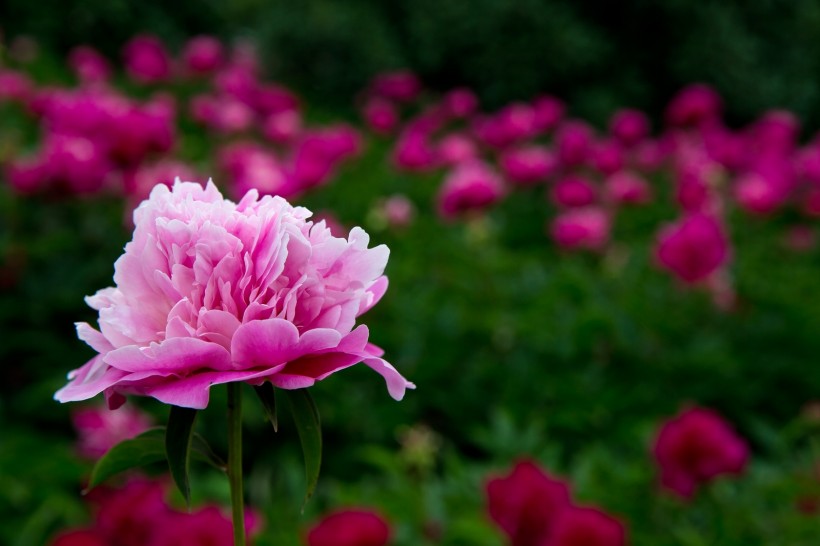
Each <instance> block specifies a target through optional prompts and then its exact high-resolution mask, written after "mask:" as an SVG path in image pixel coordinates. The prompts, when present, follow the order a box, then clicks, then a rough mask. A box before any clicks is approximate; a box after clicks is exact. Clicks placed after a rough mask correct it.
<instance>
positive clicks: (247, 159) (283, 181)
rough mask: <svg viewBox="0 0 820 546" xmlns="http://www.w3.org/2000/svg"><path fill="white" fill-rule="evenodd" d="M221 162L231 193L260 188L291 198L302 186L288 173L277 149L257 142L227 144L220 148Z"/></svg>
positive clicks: (243, 192) (239, 193)
mask: <svg viewBox="0 0 820 546" xmlns="http://www.w3.org/2000/svg"><path fill="white" fill-rule="evenodd" d="M219 165H220V167H221V169H222V170H223V171H225V173H227V175H228V185H229V193H230V195H232V196H235V197H240V196H242V195H245V194H246V193H247V192H248V191H250V190H256V191H258V192H259V193H260V194H262V195H279V196H282V197H285V198H289V197H292V196H294V195H298V194H299V192H300V190H301V188H299V186H298V185H297V184H295V183H294V181H293V180H292V179H291V178H290V177H288V175H287V173H286V172H285V167H284V165H282V162H281V161H280V160H279V158H277V157H276V155H275V154H274V153H273V151H271V150H268V149H267V148H263V147H262V146H260V145H258V144H256V143H250V142H236V143H233V144H230V145H228V146H226V147H225V148H223V149H222V150H221V151H220V152H219Z"/></svg>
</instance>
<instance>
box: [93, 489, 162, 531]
mask: <svg viewBox="0 0 820 546" xmlns="http://www.w3.org/2000/svg"><path fill="white" fill-rule="evenodd" d="M165 489H166V487H165V485H164V484H163V483H162V482H159V481H151V480H148V479H146V478H132V479H130V480H129V481H128V482H127V483H126V484H125V486H123V487H121V488H119V489H108V490H94V491H92V494H94V495H95V496H94V497H93V500H94V502H95V504H96V505H97V511H96V518H95V522H94V527H93V530H94V531H96V532H97V533H99V534H100V536H102V537H105V538H106V540H107V542H106V544H116V545H117V546H148V545H149V544H150V541H151V538H152V537H153V536H154V533H155V532H156V531H157V530H158V529H161V525H162V522H164V520H165V519H166V518H168V517H170V516H171V515H172V514H173V512H172V510H171V508H170V507H169V506H168V504H167V503H166V502H165Z"/></svg>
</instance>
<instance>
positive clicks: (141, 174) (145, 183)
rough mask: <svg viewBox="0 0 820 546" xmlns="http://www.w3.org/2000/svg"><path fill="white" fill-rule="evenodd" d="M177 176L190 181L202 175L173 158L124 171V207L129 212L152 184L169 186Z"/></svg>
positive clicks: (147, 194) (146, 195)
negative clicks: (126, 198) (126, 205)
mask: <svg viewBox="0 0 820 546" xmlns="http://www.w3.org/2000/svg"><path fill="white" fill-rule="evenodd" d="M177 178H179V179H180V180H187V181H189V182H192V181H198V180H201V178H202V177H200V176H199V175H197V174H196V171H195V170H194V169H193V167H191V166H190V165H188V164H187V163H183V162H182V161H177V160H175V159H163V160H160V161H157V162H156V163H151V164H143V165H140V166H139V167H137V168H136V169H134V170H130V171H126V172H125V173H124V174H123V189H124V190H125V193H126V195H127V196H128V207H126V208H127V209H128V211H129V214H130V213H131V212H133V210H134V209H135V208H136V207H137V205H139V204H140V203H141V202H142V200H143V199H146V198H148V196H149V195H150V194H151V190H152V189H154V186H156V185H157V184H165V185H166V186H168V187H169V188H170V187H171V186H172V185H173V184H174V180H176V179H177ZM132 227H133V226H132Z"/></svg>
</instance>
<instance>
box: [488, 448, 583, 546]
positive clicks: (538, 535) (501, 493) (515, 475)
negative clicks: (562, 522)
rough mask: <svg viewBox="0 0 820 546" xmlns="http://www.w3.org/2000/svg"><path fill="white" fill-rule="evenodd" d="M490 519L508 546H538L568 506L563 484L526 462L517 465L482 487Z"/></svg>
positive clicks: (568, 498) (565, 485) (548, 534)
mask: <svg viewBox="0 0 820 546" xmlns="http://www.w3.org/2000/svg"><path fill="white" fill-rule="evenodd" d="M486 494H487V506H488V508H487V509H488V512H489V514H490V518H492V520H493V521H494V522H495V523H496V524H497V525H498V526H499V527H500V528H501V530H502V531H504V533H505V534H506V535H507V536H508V537H509V539H510V545H511V546H541V545H542V544H544V541H545V540H546V539H548V538H549V536H550V534H551V532H552V530H553V528H554V526H555V524H556V521H557V519H558V517H559V515H560V514H561V512H563V511H564V510H567V509H568V508H569V506H570V496H569V487H568V486H567V484H566V483H564V482H563V481H561V480H558V479H556V478H553V477H552V476H549V475H548V474H546V473H544V472H543V471H542V470H541V469H540V468H539V467H538V466H536V465H535V464H534V463H532V462H530V461H521V462H518V463H517V464H516V465H515V466H514V467H513V469H512V471H511V472H510V473H509V474H508V475H507V476H503V477H498V478H492V479H490V480H489V481H488V482H487V485H486Z"/></svg>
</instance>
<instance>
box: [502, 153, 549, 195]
mask: <svg viewBox="0 0 820 546" xmlns="http://www.w3.org/2000/svg"><path fill="white" fill-rule="evenodd" d="M499 164H500V165H501V171H502V172H503V173H504V177H505V178H506V179H507V180H509V181H510V182H515V183H518V184H521V185H522V186H530V185H533V184H537V183H539V182H546V180H547V178H549V177H550V176H552V175H553V174H555V171H556V170H557V169H558V161H557V160H556V158H555V156H554V155H553V154H552V152H551V151H550V150H549V149H547V148H545V147H543V146H538V145H536V144H531V145H528V146H522V147H518V148H511V149H509V150H505V151H504V152H502V153H501V156H500V158H499Z"/></svg>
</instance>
